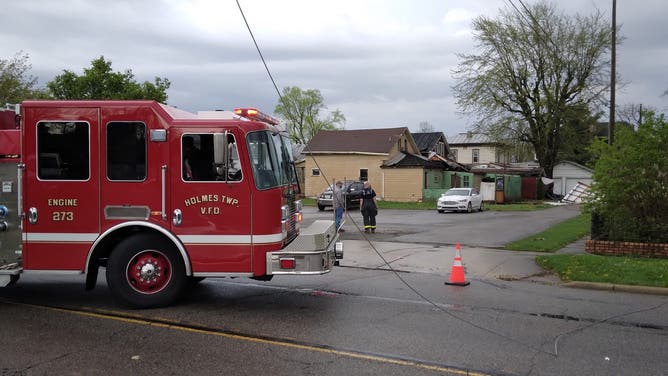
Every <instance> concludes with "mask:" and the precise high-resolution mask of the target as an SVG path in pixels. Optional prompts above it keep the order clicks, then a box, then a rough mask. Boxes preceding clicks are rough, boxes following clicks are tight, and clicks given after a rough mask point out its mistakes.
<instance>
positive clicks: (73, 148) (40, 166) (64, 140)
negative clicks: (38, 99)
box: [37, 121, 90, 180]
mask: <svg viewBox="0 0 668 376" xmlns="http://www.w3.org/2000/svg"><path fill="white" fill-rule="evenodd" d="M89 140H90V137H89V130H88V123H86V122H83V121H47V122H39V123H37V156H38V157H37V177H38V178H39V179H41V180H88V179H89V178H90V146H89Z"/></svg>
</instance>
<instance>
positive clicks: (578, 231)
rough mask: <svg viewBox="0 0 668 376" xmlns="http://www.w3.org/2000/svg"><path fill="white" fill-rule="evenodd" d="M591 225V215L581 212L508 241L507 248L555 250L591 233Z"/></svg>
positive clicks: (534, 250)
mask: <svg viewBox="0 0 668 376" xmlns="http://www.w3.org/2000/svg"><path fill="white" fill-rule="evenodd" d="M590 226H591V215H589V214H580V215H578V216H577V217H574V218H571V219H568V220H566V221H563V222H560V223H558V224H556V225H554V226H552V227H550V228H548V229H547V230H545V231H543V232H539V233H538V234H534V235H531V236H529V237H526V238H524V239H520V240H518V241H515V242H512V243H508V244H506V246H505V248H506V249H509V250H512V251H533V252H553V251H556V250H559V249H561V248H563V247H564V246H566V245H568V244H570V243H573V242H574V241H576V240H578V239H580V238H582V237H583V236H585V235H587V234H589V229H590Z"/></svg>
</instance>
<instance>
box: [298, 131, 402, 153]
mask: <svg viewBox="0 0 668 376" xmlns="http://www.w3.org/2000/svg"><path fill="white" fill-rule="evenodd" d="M407 130H408V128H406V127H399V128H379V129H352V130H336V131H320V132H318V134H316V135H315V136H313V138H312V139H311V141H309V143H308V146H307V147H306V148H305V149H304V151H303V153H304V154H310V153H328V152H329V153H342V152H347V153H354V152H357V153H382V154H387V153H389V152H390V150H392V147H394V146H395V145H396V143H397V140H398V139H399V138H400V137H401V136H402V135H403V134H404V133H406V132H407Z"/></svg>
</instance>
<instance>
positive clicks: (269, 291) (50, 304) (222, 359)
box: [0, 208, 668, 376]
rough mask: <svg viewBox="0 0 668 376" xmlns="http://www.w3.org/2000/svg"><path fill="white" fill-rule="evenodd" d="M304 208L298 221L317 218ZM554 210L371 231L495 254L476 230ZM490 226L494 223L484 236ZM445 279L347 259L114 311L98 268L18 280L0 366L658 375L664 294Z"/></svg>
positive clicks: (562, 212)
mask: <svg viewBox="0 0 668 376" xmlns="http://www.w3.org/2000/svg"><path fill="white" fill-rule="evenodd" d="M316 210H317V209H315V210H314V211H313V212H311V211H310V210H307V213H306V218H307V221H306V222H308V221H310V220H313V219H315V218H318V217H320V216H322V217H323V218H324V217H327V216H329V215H332V214H331V212H325V213H316V212H315V211H316ZM569 210H570V209H566V208H557V209H551V210H550V211H547V212H546V211H543V212H538V213H542V215H543V217H541V216H540V215H539V216H538V217H531V220H530V221H528V222H525V223H524V224H522V220H521V218H522V215H528V214H529V213H520V214H517V213H515V214H510V215H506V214H508V213H494V212H483V213H474V214H470V215H466V214H440V215H439V214H438V213H436V212H435V211H434V212H433V213H431V212H402V211H389V210H382V211H381V213H380V215H379V217H378V219H379V221H378V224H379V226H380V229H379V231H380V232H379V233H378V234H375V236H377V237H378V238H384V240H388V239H389V240H390V241H393V240H391V239H398V240H394V241H407V240H406V238H407V237H408V239H418V240H422V243H423V244H431V243H432V242H443V243H444V244H452V243H454V242H459V241H461V240H460V237H459V236H458V235H457V233H458V232H462V231H467V230H468V231H472V234H474V238H473V239H474V240H475V241H478V242H481V244H484V245H486V246H489V247H494V246H495V244H500V243H501V241H499V240H496V239H492V241H490V240H481V239H480V238H482V239H487V238H488V237H496V236H505V235H504V234H506V233H507V232H511V233H512V236H507V238H504V239H511V240H514V239H515V238H518V237H523V234H525V233H527V232H528V231H534V230H533V229H532V230H527V229H526V228H525V227H532V228H534V226H535V228H542V227H545V226H548V225H549V224H550V223H552V222H557V221H559V218H561V216H564V217H568V216H572V215H575V214H577V212H573V211H569ZM498 214H503V215H498ZM355 215H359V214H358V213H355ZM531 215H533V214H531ZM500 217H501V218H503V219H502V220H500V219H499V218H500ZM539 217H540V218H542V219H540V218H539ZM525 218H526V217H525ZM360 220H361V216H360ZM497 220H498V221H499V222H498V223H500V225H499V226H502V225H503V226H506V225H507V226H508V227H507V228H502V229H498V233H497V232H496V231H489V232H488V231H484V230H483V229H484V228H485V226H489V223H488V222H490V221H497ZM427 221H428V222H429V226H426V225H424V222H427ZM402 222H405V223H406V225H405V226H401V224H402ZM539 222H540V224H539ZM476 224H480V226H481V227H478V228H477V231H476ZM345 226H346V227H347V228H348V227H350V230H352V227H353V226H354V225H353V224H352V220H349V222H348V223H346V225H345ZM393 228H397V229H402V231H398V230H397V231H395V230H391V229H393ZM439 229H440V230H439ZM446 230H447V231H446ZM344 236H346V237H348V236H349V237H354V236H357V235H355V234H353V231H346V232H345V233H344ZM411 237H414V238H411ZM503 241H505V240H503ZM463 244H466V243H465V242H463ZM442 248H444V247H441V248H439V249H442ZM494 252H501V251H494ZM103 274H104V273H101V275H103ZM444 280H445V276H444V275H442V274H439V273H424V272H400V273H393V272H391V271H387V270H378V269H367V268H356V267H340V268H336V269H335V270H334V271H333V272H332V273H330V274H328V275H325V276H314V277H276V278H274V279H273V280H272V281H270V282H258V281H253V280H249V279H243V278H241V279H207V280H205V281H203V282H202V283H200V284H199V285H198V286H196V287H194V288H193V289H192V290H190V291H189V293H188V294H187V296H186V297H184V299H182V301H180V302H179V303H178V304H177V305H175V306H172V307H168V308H162V309H153V310H126V309H123V308H120V307H119V306H118V305H116V304H115V303H114V302H113V301H112V300H111V296H110V294H109V292H108V290H107V288H106V284H105V283H104V280H103V279H102V277H100V282H99V283H98V287H97V288H96V289H95V290H94V291H92V292H84V291H83V277H82V276H58V277H53V276H44V275H40V274H32V275H30V274H27V275H24V276H22V278H21V280H20V281H19V282H18V283H17V284H16V285H14V286H12V287H10V288H5V289H0V333H1V334H0V336H1V337H0V338H1V339H0V344H1V346H0V375H2V376H5V375H130V374H131V375H155V374H174V375H183V374H192V375H224V374H233V373H234V374H242V375H251V374H252V375H256V374H262V373H270V374H272V375H381V374H382V375H435V374H446V375H448V374H451V375H462V374H467V373H468V374H511V375H611V374H614V375H637V374H648V375H660V374H668V358H666V356H665V354H668V341H666V338H667V337H668V297H665V296H651V295H638V294H628V293H610V292H603V291H590V290H575V289H567V288H563V287H558V286H551V285H543V284H537V283H530V282H522V281H513V282H507V281H501V280H496V279H493V278H489V279H479V280H476V281H475V283H472V284H471V285H470V286H468V287H464V288H462V287H456V286H445V285H444V284H443V282H444Z"/></svg>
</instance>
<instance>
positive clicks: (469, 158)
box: [450, 145, 496, 164]
mask: <svg viewBox="0 0 668 376" xmlns="http://www.w3.org/2000/svg"><path fill="white" fill-rule="evenodd" d="M473 149H478V150H480V155H479V161H478V162H477V163H490V162H495V161H496V148H494V147H489V146H483V145H480V146H453V145H450V150H457V162H459V163H466V164H470V163H473Z"/></svg>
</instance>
